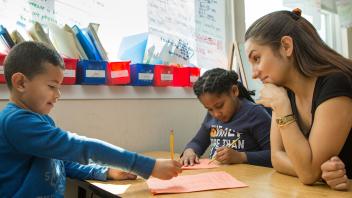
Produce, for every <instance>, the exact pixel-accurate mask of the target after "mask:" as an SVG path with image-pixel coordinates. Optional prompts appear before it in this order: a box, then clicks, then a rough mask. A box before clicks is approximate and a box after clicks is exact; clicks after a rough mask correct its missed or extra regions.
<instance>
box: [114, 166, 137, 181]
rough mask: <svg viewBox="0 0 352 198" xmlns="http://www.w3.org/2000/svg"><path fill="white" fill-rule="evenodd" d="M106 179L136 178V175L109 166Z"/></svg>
mask: <svg viewBox="0 0 352 198" xmlns="http://www.w3.org/2000/svg"><path fill="white" fill-rule="evenodd" d="M107 174H108V179H112V180H126V179H136V178H137V175H134V174H132V173H128V172H125V171H122V170H118V169H113V168H109V170H108V173H107Z"/></svg>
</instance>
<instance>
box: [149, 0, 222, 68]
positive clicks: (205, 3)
mask: <svg viewBox="0 0 352 198" xmlns="http://www.w3.org/2000/svg"><path fill="white" fill-rule="evenodd" d="M147 9H148V29H149V37H148V42H147V46H146V50H145V54H144V62H145V63H151V64H180V65H196V66H200V67H202V68H205V69H209V68H213V67H224V68H226V66H227V50H226V44H225V43H226V29H225V28H226V25H225V1H218V0H192V1H178V0H168V1H165V0H148V3H147Z"/></svg>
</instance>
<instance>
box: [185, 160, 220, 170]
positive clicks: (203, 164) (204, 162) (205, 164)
mask: <svg viewBox="0 0 352 198" xmlns="http://www.w3.org/2000/svg"><path fill="white" fill-rule="evenodd" d="M209 162H210V159H199V164H194V165H193V166H191V165H188V166H182V170H194V169H206V168H218V167H219V165H218V164H216V163H217V162H216V161H213V162H212V163H210V164H209Z"/></svg>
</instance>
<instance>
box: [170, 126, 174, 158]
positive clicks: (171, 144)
mask: <svg viewBox="0 0 352 198" xmlns="http://www.w3.org/2000/svg"><path fill="white" fill-rule="evenodd" d="M174 141H175V135H174V130H172V129H171V131H170V156H171V159H172V160H174V156H175V151H174Z"/></svg>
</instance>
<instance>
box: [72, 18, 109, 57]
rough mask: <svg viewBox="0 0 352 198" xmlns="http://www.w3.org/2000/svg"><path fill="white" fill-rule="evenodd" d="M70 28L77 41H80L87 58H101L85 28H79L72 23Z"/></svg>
mask: <svg viewBox="0 0 352 198" xmlns="http://www.w3.org/2000/svg"><path fill="white" fill-rule="evenodd" d="M72 30H73V32H74V33H75V36H76V37H77V39H78V41H79V42H80V43H81V45H82V48H83V49H84V52H85V53H86V54H87V56H88V59H89V60H98V61H99V60H103V59H102V57H101V56H100V54H99V52H98V50H97V49H96V48H95V46H94V43H93V41H92V40H91V39H90V37H89V35H88V32H87V31H86V30H84V29H80V28H79V27H78V26H77V25H74V26H73V27H72Z"/></svg>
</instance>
